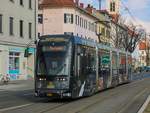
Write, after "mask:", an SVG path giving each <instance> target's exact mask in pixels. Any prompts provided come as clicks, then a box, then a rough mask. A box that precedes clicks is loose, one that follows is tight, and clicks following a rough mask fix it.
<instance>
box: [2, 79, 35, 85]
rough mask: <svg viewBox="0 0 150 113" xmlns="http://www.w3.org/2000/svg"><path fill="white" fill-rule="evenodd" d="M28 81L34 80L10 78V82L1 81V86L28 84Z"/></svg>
mask: <svg viewBox="0 0 150 113" xmlns="http://www.w3.org/2000/svg"><path fill="white" fill-rule="evenodd" d="M28 82H34V80H10V81H9V82H8V84H3V83H2V82H0V86H2V85H18V84H27V83H28Z"/></svg>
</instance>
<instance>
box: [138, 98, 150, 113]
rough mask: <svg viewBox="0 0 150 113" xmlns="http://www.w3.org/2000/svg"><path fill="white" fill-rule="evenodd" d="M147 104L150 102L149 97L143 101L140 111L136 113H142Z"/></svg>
mask: <svg viewBox="0 0 150 113" xmlns="http://www.w3.org/2000/svg"><path fill="white" fill-rule="evenodd" d="M149 102H150V95H149V96H148V98H147V100H146V101H145V103H144V104H143V106H142V107H141V109H140V110H139V111H138V113H143V112H144V110H145V109H146V107H147V105H148V103H149Z"/></svg>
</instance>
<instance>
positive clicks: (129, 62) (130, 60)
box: [128, 56, 132, 74]
mask: <svg viewBox="0 0 150 113" xmlns="http://www.w3.org/2000/svg"><path fill="white" fill-rule="evenodd" d="M131 67H132V57H131V56H128V73H129V74H131V71H132V69H131Z"/></svg>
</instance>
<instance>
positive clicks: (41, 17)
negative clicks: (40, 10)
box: [38, 14, 43, 24]
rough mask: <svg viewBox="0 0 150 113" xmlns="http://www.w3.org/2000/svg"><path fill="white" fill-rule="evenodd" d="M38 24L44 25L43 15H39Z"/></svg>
mask: <svg viewBox="0 0 150 113" xmlns="http://www.w3.org/2000/svg"><path fill="white" fill-rule="evenodd" d="M38 23H39V24H43V14H38Z"/></svg>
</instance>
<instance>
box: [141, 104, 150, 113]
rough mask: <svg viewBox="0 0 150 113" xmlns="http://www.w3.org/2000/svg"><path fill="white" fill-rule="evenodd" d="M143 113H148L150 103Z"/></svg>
mask: <svg viewBox="0 0 150 113" xmlns="http://www.w3.org/2000/svg"><path fill="white" fill-rule="evenodd" d="M143 113H150V102H149V104H148V105H147V107H146V109H145V111H144V112H143Z"/></svg>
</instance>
